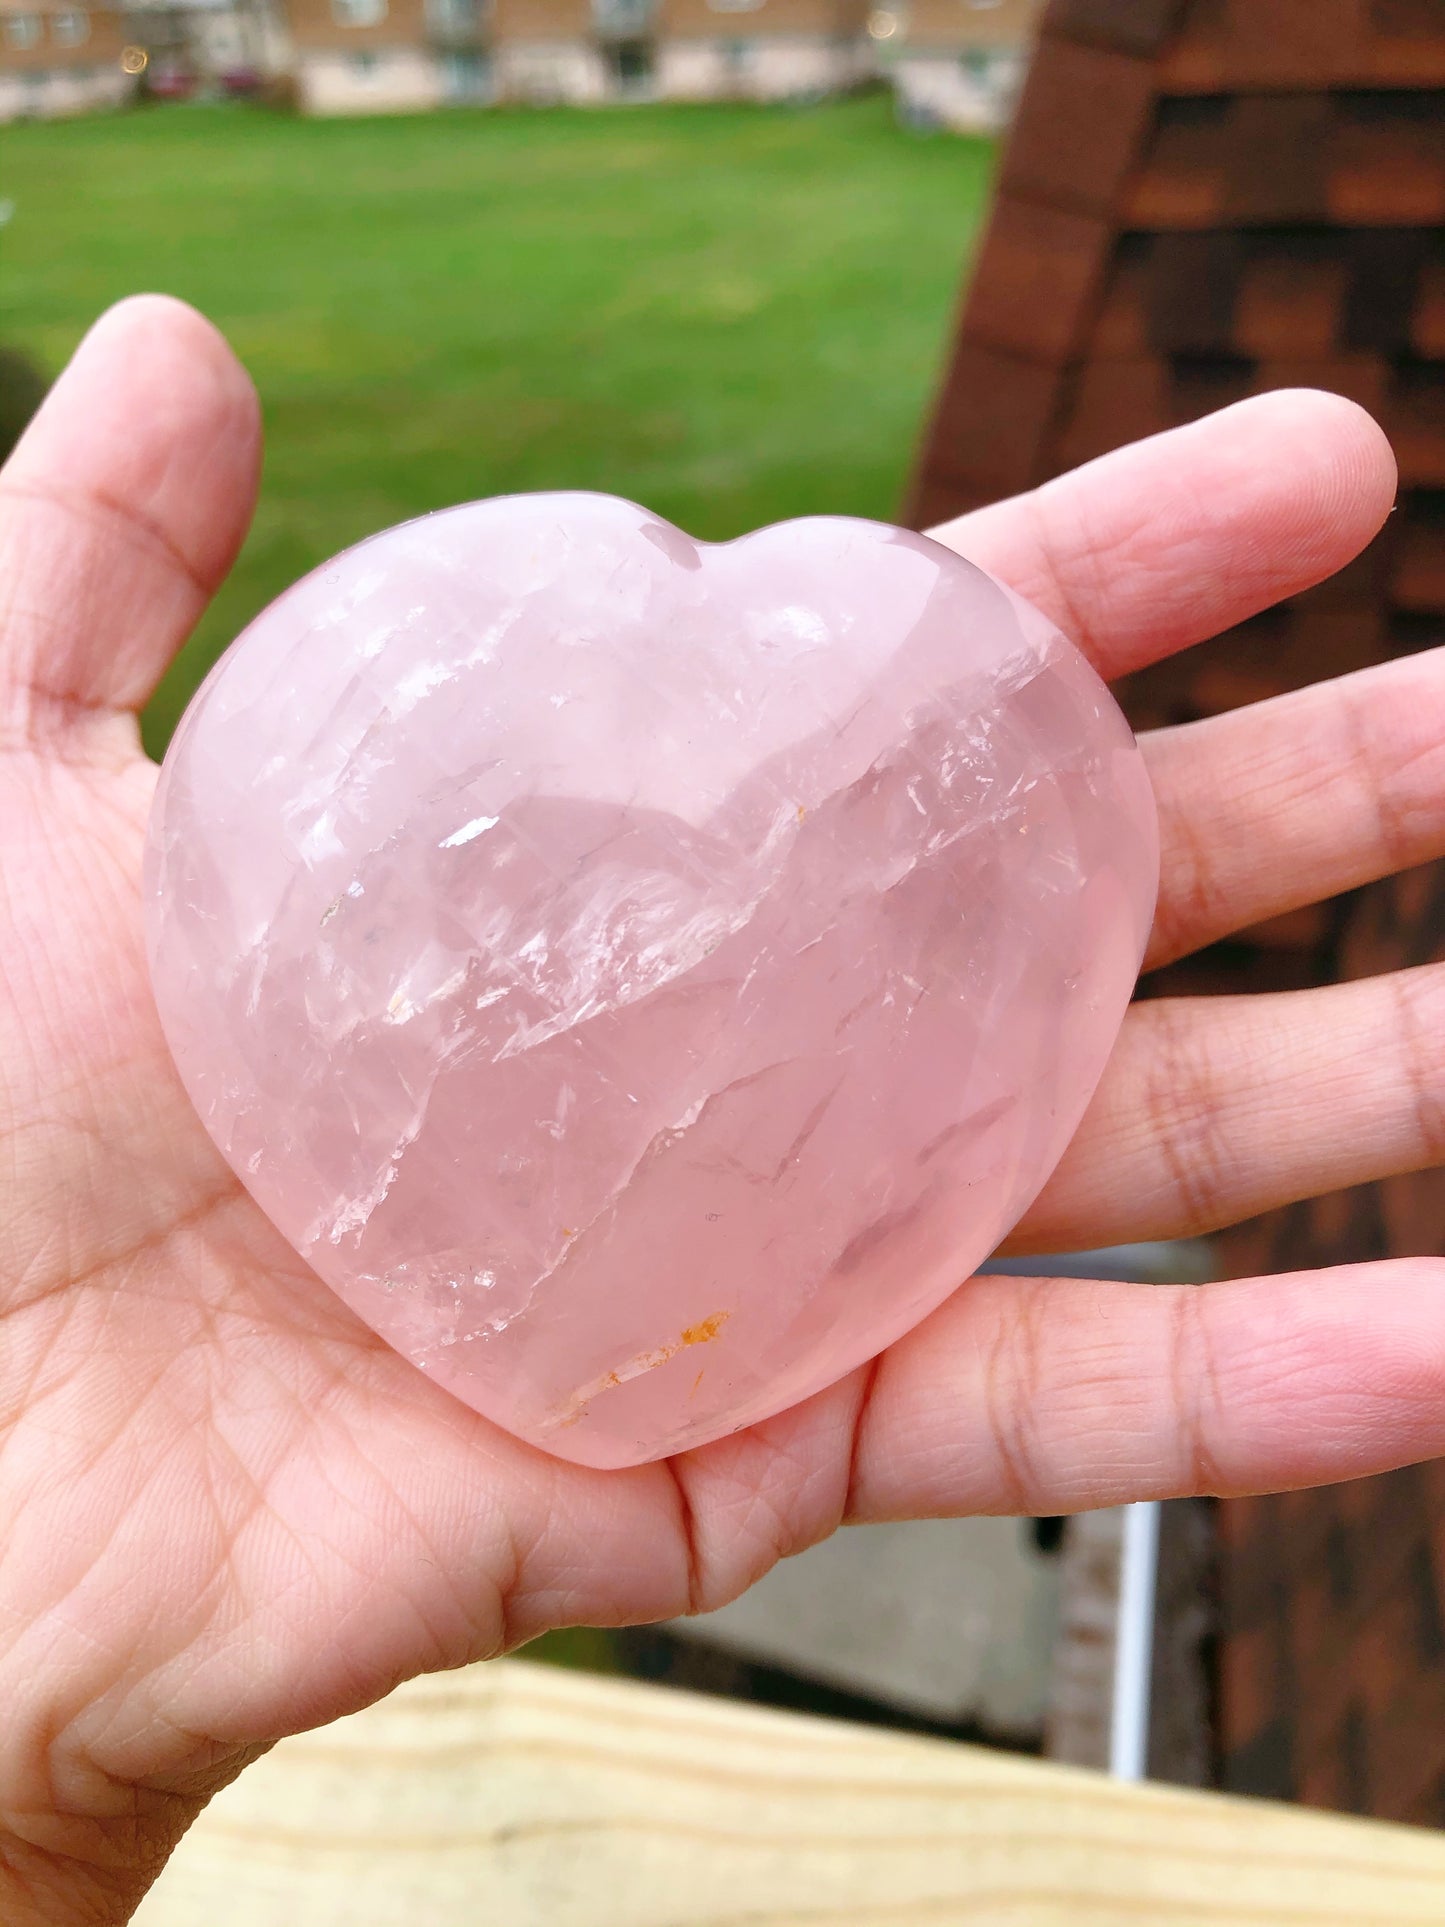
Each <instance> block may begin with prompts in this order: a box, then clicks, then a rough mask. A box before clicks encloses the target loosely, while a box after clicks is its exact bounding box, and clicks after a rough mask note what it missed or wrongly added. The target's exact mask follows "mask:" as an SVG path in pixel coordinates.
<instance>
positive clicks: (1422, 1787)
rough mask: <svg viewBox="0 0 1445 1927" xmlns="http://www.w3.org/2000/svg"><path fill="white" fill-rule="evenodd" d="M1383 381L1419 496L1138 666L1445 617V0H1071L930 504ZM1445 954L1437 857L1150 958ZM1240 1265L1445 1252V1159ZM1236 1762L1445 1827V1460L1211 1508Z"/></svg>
mask: <svg viewBox="0 0 1445 1927" xmlns="http://www.w3.org/2000/svg"><path fill="white" fill-rule="evenodd" d="M1295 384H1305V385H1310V386H1314V387H1319V388H1326V389H1334V390H1336V391H1337V392H1339V393H1341V394H1345V395H1349V396H1351V397H1352V398H1354V399H1356V400H1358V401H1360V402H1363V403H1364V405H1365V406H1366V407H1368V408H1369V409H1371V411H1372V412H1373V413H1374V414H1375V415H1376V416H1377V417H1378V419H1379V420H1380V421H1381V422H1382V423H1383V424H1384V426H1385V428H1386V430H1387V432H1388V433H1389V435H1390V438H1391V440H1392V442H1393V444H1394V447H1395V453H1396V456H1397V458H1398V460H1399V464H1400V475H1401V490H1400V499H1399V507H1398V509H1397V511H1396V513H1395V514H1394V515H1393V516H1392V517H1391V518H1390V521H1389V522H1388V524H1387V525H1386V527H1385V529H1384V530H1383V532H1382V533H1381V535H1380V536H1379V537H1378V538H1377V540H1376V541H1375V542H1374V543H1373V544H1372V546H1371V547H1370V548H1369V549H1368V550H1367V551H1366V553H1365V554H1364V555H1363V556H1362V557H1361V558H1360V560H1359V561H1358V562H1356V563H1354V564H1353V565H1352V566H1351V567H1350V568H1348V569H1346V570H1345V571H1344V572H1343V574H1342V575H1340V576H1338V577H1336V578H1335V579H1334V580H1333V581H1331V582H1327V583H1324V584H1323V585H1321V586H1320V587H1319V588H1317V589H1315V590H1312V591H1310V592H1309V593H1308V594H1306V595H1302V596H1297V597H1295V598H1293V599H1292V600H1290V601H1289V602H1287V603H1285V604H1283V605H1281V606H1280V607H1278V608H1276V609H1273V610H1270V611H1269V612H1267V613H1266V614H1264V615H1262V616H1258V617H1256V618H1254V619H1253V620H1252V621H1250V622H1247V623H1244V624H1242V625H1241V626H1240V627H1238V628H1237V629H1234V630H1232V631H1231V632H1230V633H1228V634H1227V635H1224V636H1221V637H1220V638H1218V639H1217V641H1215V642H1213V643H1210V644H1206V645H1204V646H1202V647H1201V648H1198V649H1194V650H1189V651H1187V652H1186V653H1185V654H1184V655H1182V656H1178V657H1175V658H1173V659H1171V660H1170V661H1168V662H1164V663H1159V664H1157V665H1155V666H1154V667H1152V668H1150V669H1147V670H1143V671H1141V672H1140V673H1138V674H1137V675H1134V676H1130V677H1128V678H1127V679H1126V680H1125V682H1124V683H1123V684H1122V686H1121V688H1120V691H1119V694H1120V698H1121V700H1122V701H1123V703H1124V705H1125V707H1126V709H1128V711H1129V712H1130V714H1131V715H1132V717H1133V718H1134V720H1135V722H1136V724H1139V725H1152V724H1155V723H1169V722H1179V721H1186V720H1188V719H1190V718H1193V717H1198V716H1204V715H1209V714H1212V713H1216V712H1218V711H1221V710H1225V709H1229V708H1231V707H1233V706H1234V705H1236V704H1239V703H1242V702H1248V701H1253V700H1255V699H1257V698H1260V697H1267V696H1270V695H1273V694H1276V693H1278V692H1280V691H1282V690H1285V689H1288V688H1293V687H1298V686H1300V685H1302V684H1304V683H1308V682H1312V681H1315V680H1317V679H1319V678H1322V677H1326V676H1334V675H1339V674H1341V673H1344V672H1346V671H1348V670H1351V669H1354V668H1357V667H1360V666H1362V665H1364V664H1366V663H1369V662H1376V661H1380V660H1383V659H1385V658H1388V657H1390V656H1395V655H1399V654H1403V653H1405V652H1408V651H1413V650H1417V649H1421V648H1425V647H1428V646H1431V645H1435V644H1439V643H1442V642H1445V559H1442V558H1445V544H1442V534H1445V0H1052V4H1051V5H1050V7H1049V9H1048V11H1047V13H1046V15H1045V17H1044V21H1043V25H1042V29H1041V38H1040V41H1039V45H1038V49H1037V52H1036V54H1035V57H1034V63H1033V66H1032V68H1031V71H1030V74H1029V79H1028V82H1027V85H1026V87H1025V90H1024V95H1023V99H1022V102H1021V105H1020V109H1019V115H1018V120H1017V123H1016V125H1015V128H1014V132H1013V136H1012V139H1011V141H1010V145H1009V148H1008V151H1007V154H1006V156H1005V159H1004V163H1003V168H1002V171H1001V176H1000V191H999V196H998V200H997V204H996V206H995V209H994V213H993V218H992V221H991V224H990V227H989V230H988V233H987V235H986V237H985V239H984V243H983V247H982V250H981V253H980V256H979V260H978V266H977V270H976V273H975V276H974V279H973V283H972V286H971V289H970V292H969V296H968V299H967V302H966V305H965V308H964V311H963V314H962V317H961V320H960V325H959V329H958V333H957V337H956V340H955V343H954V348H953V353H952V357H951V364H950V367H949V370H948V374H947V378H946V380H945V383H944V386H943V389H942V392H941V394H940V397H939V400H938V405H937V408H936V410H935V413H934V417H933V421H932V424H931V428H930V431H929V434H928V438H927V443H926V448H925V452H924V457H923V461H922V463H921V466H920V470H919V474H918V478H917V482H916V485H915V491H914V502H913V515H914V517H915V518H916V519H917V521H918V522H919V523H920V524H922V523H927V522H931V521H935V520H939V519H942V518H943V517H946V516H949V515H955V514H958V513H960V512H961V511H963V510H965V509H967V508H970V507H972V506H975V505H977V504H979V503H982V502H985V501H989V500H992V499H995V498H997V497H999V496H1003V495H1007V494H1011V493H1013V492H1015V491H1016V490H1019V489H1023V488H1027V487H1029V486H1031V485H1032V484H1034V483H1037V482H1040V481H1043V480H1045V479H1046V478H1047V477H1048V476H1050V475H1053V474H1056V473H1058V472H1059V471H1060V470H1062V469H1066V468H1070V467H1073V466H1074V465H1075V464H1077V463H1079V462H1082V461H1086V460H1088V459H1089V458H1090V457H1092V456H1094V455H1098V454H1101V453H1103V452H1104V451H1105V450H1107V449H1109V448H1112V447H1115V446H1117V445H1119V444H1120V443H1123V442H1127V441H1130V440H1133V439H1135V438H1136V437H1138V436H1142V435H1147V434H1151V433H1153V432H1155V431H1157V430H1159V429H1163V428H1168V427H1170V426H1173V425H1174V424H1176V423H1180V422H1184V421H1188V420H1191V419H1193V418H1195V417H1197V416H1199V415H1202V414H1204V413H1206V412H1208V411H1209V410H1210V409H1212V408H1215V407H1218V406H1221V405H1223V404H1225V403H1227V402H1229V401H1233V400H1235V399H1238V398H1239V397H1242V396H1244V395H1247V394H1251V393H1257V392H1260V391H1261V390H1264V389H1268V388H1274V387H1282V386H1289V385H1295ZM1442 953H1445V865H1439V864H1436V865H1431V866H1429V867H1427V868H1425V869H1421V870H1417V871H1414V872H1412V873H1410V874H1408V875H1406V876H1403V877H1400V878H1396V879H1392V880H1391V881H1389V882H1387V883H1382V884H1378V885H1374V886H1372V887H1370V888H1369V889H1365V890H1360V891H1356V892H1352V893H1351V894H1350V895H1348V896H1346V897H1343V898H1340V899H1338V900H1336V901H1335V902H1333V903H1330V904H1326V905H1321V906H1318V907H1317V908H1314V909H1311V910H1309V911H1305V912H1299V913H1296V914H1294V915H1292V916H1290V917H1286V918H1280V919H1278V920H1277V921H1276V922H1274V923H1272V924H1270V925H1266V926H1262V927H1260V928H1257V929H1255V930H1252V931H1246V932H1244V933H1243V934H1242V935H1241V936H1240V937H1238V938H1236V939H1234V940H1232V941H1231V942H1230V943H1228V944H1224V945H1219V946H1216V948H1215V949H1214V950H1212V951H1208V952H1205V953H1204V954H1203V955H1201V956H1199V957H1195V958H1191V959H1188V960H1186V961H1185V962H1183V963H1181V964H1178V965H1175V966H1173V967H1172V968H1171V969H1170V970H1167V971H1163V972H1160V973H1158V974H1157V975H1156V976H1155V977H1152V978H1151V979H1150V980H1149V987H1150V989H1152V990H1154V991H1158V990H1173V991H1186V992H1200V991H1202V992H1209V991H1216V990H1251V989H1289V988H1292V987H1297V986H1306V985H1310V984H1315V983H1322V982H1328V981H1330V980H1332V979H1334V978H1336V977H1353V976H1362V975H1366V974H1369V973H1373V972H1379V971H1383V970H1388V969H1390V968H1393V967H1397V966H1400V965H1404V964H1416V963H1423V962H1427V961H1431V960H1435V959H1438V958H1440V957H1441V955H1442ZM1218 1248H1219V1252H1220V1256H1221V1261H1222V1265H1223V1269H1224V1270H1225V1271H1226V1272H1227V1273H1229V1274H1248V1273H1252V1272H1260V1271H1270V1270H1292V1269H1295V1268H1298V1267H1305V1266H1310V1265H1328V1264H1339V1263H1346V1262H1350V1261H1354V1260H1360V1259H1367V1258H1372V1257H1379V1256H1385V1255H1396V1256H1408V1255H1413V1254H1431V1253H1439V1252H1440V1251H1441V1250H1442V1249H1445V1174H1442V1173H1441V1172H1439V1171H1427V1172H1421V1173H1417V1174H1415V1175H1413V1176H1409V1177H1402V1178H1396V1179H1392V1180H1390V1181H1389V1182H1388V1183H1384V1184H1378V1185H1370V1186H1366V1187H1362V1188H1361V1189H1359V1190H1356V1191H1351V1192H1347V1193H1344V1194H1341V1195H1339V1196H1336V1197H1333V1198H1326V1199H1321V1200H1316V1201H1312V1202H1309V1203H1305V1204H1300V1205H1296V1206H1294V1207H1292V1208H1290V1209H1289V1210H1285V1211H1278V1212H1274V1213H1271V1214H1270V1215H1269V1216H1268V1217H1265V1218H1262V1219H1259V1220H1256V1221H1255V1222H1253V1223H1251V1224H1248V1225H1244V1226H1241V1227H1239V1228H1238V1229H1236V1230H1234V1231H1231V1232H1229V1233H1227V1234H1225V1235H1224V1236H1222V1237H1221V1238H1220V1239H1219V1240H1218ZM1219 1521H1220V1555H1219V1556H1220V1575H1221V1590H1222V1595H1223V1612H1224V1623H1223V1632H1222V1639H1221V1642H1220V1644H1221V1665H1220V1681H1219V1686H1220V1731H1219V1742H1220V1754H1221V1763H1220V1765H1221V1777H1222V1779H1223V1781H1224V1783H1225V1784H1226V1785H1227V1786H1230V1787H1232V1788H1236V1789H1238V1790H1240V1791H1248V1792H1254V1793H1267V1794H1272V1795H1275V1796H1280V1797H1285V1798H1295V1799H1301V1800H1306V1801H1313V1802H1317V1803H1319V1804H1322V1805H1327V1806H1337V1807H1345V1808H1350V1809H1354V1810H1356V1811H1360V1812H1365V1813H1372V1814H1376V1815H1379V1816H1381V1817H1386V1818H1394V1819H1408V1820H1414V1821H1419V1822H1426V1823H1431V1824H1436V1825H1439V1824H1442V1823H1445V1603H1442V1602H1445V1473H1442V1470H1441V1468H1440V1467H1438V1466H1437V1467H1418V1468H1414V1469H1409V1470H1406V1471H1402V1472H1397V1473H1392V1474H1390V1475H1388V1476H1385V1477H1382V1478H1376V1479H1368V1480H1361V1481H1359V1482H1357V1483H1355V1484H1353V1485H1346V1486H1339V1487H1334V1488H1326V1489H1324V1490H1322V1491H1318V1492H1306V1493H1296V1494H1291V1495H1286V1496H1283V1497H1278V1498H1264V1499H1255V1500H1247V1501H1233V1502H1229V1503H1226V1504H1223V1505H1222V1506H1220V1508H1219Z"/></svg>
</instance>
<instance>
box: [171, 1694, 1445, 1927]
mask: <svg viewBox="0 0 1445 1927" xmlns="http://www.w3.org/2000/svg"><path fill="white" fill-rule="evenodd" d="M1442 1883H1445V1839H1442V1838H1441V1837H1440V1836H1439V1835H1438V1834H1434V1833H1427V1832H1423V1831H1421V1832H1418V1833H1417V1832H1413V1831H1410V1830H1407V1829H1401V1828H1392V1827H1386V1826H1383V1825H1380V1824H1377V1823H1374V1822H1369V1821H1357V1820H1337V1819H1332V1818H1326V1817H1324V1816H1322V1815H1318V1814H1307V1813H1303V1812H1297V1811H1292V1810H1289V1809H1286V1808H1281V1807H1271V1806H1267V1805H1264V1804H1258V1805H1256V1804H1252V1803H1250V1802H1246V1801H1240V1800H1230V1799H1225V1798H1223V1797H1221V1796H1218V1795H1211V1794H1200V1793H1193V1792H1184V1791H1181V1790H1175V1789H1164V1788H1157V1787H1144V1788H1122V1787H1118V1786H1115V1785H1113V1784H1112V1783H1111V1782H1109V1781H1107V1780H1105V1779H1103V1778H1101V1777H1098V1776H1095V1775H1091V1774H1087V1773H1081V1772H1078V1771H1075V1770H1072V1769H1068V1768H1063V1767H1054V1766H1045V1765H1041V1764H1039V1763H1038V1762H1035V1761H1029V1760H1021V1759H1016V1758H1012V1757H1010V1756H1007V1755H1003V1754H996V1753H987V1752H983V1751H979V1750H976V1749H973V1748H969V1747H962V1746H958V1747H955V1746H949V1745H945V1744H943V1743H941V1742H938V1741H932V1740H919V1739H912V1738H905V1737H903V1736H900V1735H896V1734H888V1733H881V1732H877V1731H873V1730H864V1729H859V1728H852V1727H847V1726H841V1725H831V1724H825V1723H823V1722H821V1721H814V1720H805V1719H799V1718H796V1717H793V1716H790V1715H786V1714H777V1713H768V1712H763V1711H760V1710H758V1709H755V1708H750V1707H738V1706H734V1705H729V1704H725V1703H722V1702H718V1701H707V1700H701V1699H696V1698H692V1697H690V1696H688V1695H684V1694H675V1693H666V1692H661V1691H658V1690H657V1689H655V1688H648V1687H642V1686H636V1685H632V1684H629V1683H623V1682H618V1681H604V1680H594V1679H586V1678H582V1677H579V1676H577V1675H569V1674H563V1673H553V1672H548V1671H547V1670H546V1669H543V1668H538V1667H532V1666H527V1665H525V1664H522V1663H520V1662H515V1661H502V1662H498V1663H496V1664H494V1665H491V1666H488V1667H473V1668H471V1669H469V1670H468V1671H466V1672H463V1673H459V1674H453V1675H450V1676H443V1677H440V1678H436V1679H431V1680H424V1681H420V1682H416V1683H413V1684H412V1685H409V1686H406V1687H403V1688H401V1689H400V1690H399V1691H398V1692H396V1693H394V1694H393V1695H392V1696H391V1698H390V1699H388V1700H385V1701H383V1702H382V1703H381V1704H380V1705H379V1706H375V1707H373V1708H371V1710H370V1711H369V1712H366V1713H362V1714H359V1715H357V1716H356V1717H355V1718H353V1719H349V1720H343V1721H341V1722H340V1723H339V1724H337V1725H336V1726H334V1727H331V1728H329V1729H326V1730H324V1731H322V1732H319V1733H313V1734H309V1735H305V1736H303V1737H301V1738H299V1739H294V1740H289V1741H286V1742H284V1743H283V1744H282V1745H281V1746H279V1747H277V1748H276V1750H275V1751H274V1752H273V1753H271V1754H270V1755H268V1756H267V1758H265V1759H264V1760H262V1761H260V1762H258V1763H257V1765H255V1766H253V1767H252V1768H251V1769H250V1770H249V1771H248V1772H247V1773H245V1774H243V1775H242V1777H241V1779H240V1780H239V1781H238V1782H237V1783H236V1784H235V1785H234V1786H233V1787H230V1788H228V1789H227V1790H226V1791H225V1792H224V1793H222V1794H221V1795H220V1796H219V1797H218V1798H217V1799H216V1800H215V1801H214V1802H213V1803H212V1805H211V1806H210V1808H209V1809H208V1811H207V1812H206V1813H205V1814H204V1815H203V1816H202V1818H201V1820H200V1821H199V1822H198V1823H197V1825H196V1826H195V1828H194V1829H193V1830H192V1832H191V1833H190V1835H189V1836H188V1837H187V1839H186V1840H185V1841H184V1842H183V1844H182V1846H181V1848H180V1850H179V1852H178V1853H177V1855H176V1857H175V1859H174V1861H173V1862H172V1864H171V1866H170V1868H169V1869H168V1870H167V1872H166V1873H165V1875H164V1876H163V1877H162V1879H161V1881H160V1882H159V1884H158V1885H157V1886H156V1888H155V1889H154V1891H153V1892H152V1894H151V1895H150V1897H149V1898H148V1899H147V1900H146V1901H145V1902H144V1903H143V1905H142V1907H141V1909H140V1912H139V1914H138V1915H137V1916H136V1920H137V1927H195V1923H196V1922H198V1921H204V1922H205V1923H206V1927H273V1923H275V1922H277V1921H304V1922H305V1923H306V1927H341V1924H342V1923H345V1927H397V1923H399V1922H408V1923H409V1922H425V1923H426V1927H463V1923H465V1927H476V1923H479V1922H487V1923H492V1922H496V1923H505V1927H744V1924H745V1923H746V1927H805V1924H806V1927H925V1923H926V1927H965V1924H966V1927H1120V1923H1122V1922H1129V1921H1137V1922H1140V1923H1143V1922H1148V1923H1150V1927H1285V1923H1288V1927H1404V1924H1405V1923H1419V1924H1420V1927H1425V1924H1426V1923H1430V1924H1431V1927H1438V1922H1439V1920H1440V1913H1441V1901H1440V1896H1441V1893H1442V1891H1445V1886H1442Z"/></svg>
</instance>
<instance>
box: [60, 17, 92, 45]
mask: <svg viewBox="0 0 1445 1927" xmlns="http://www.w3.org/2000/svg"><path fill="white" fill-rule="evenodd" d="M50 31H51V34H52V35H53V36H54V39H55V44H56V46H57V47H83V46H84V45H85V43H86V41H87V40H89V38H90V15H89V14H88V13H85V12H83V11H82V10H81V8H79V7H69V8H67V9H66V11H65V12H64V13H57V14H56V15H55V17H54V19H53V20H52V21H51V23H50Z"/></svg>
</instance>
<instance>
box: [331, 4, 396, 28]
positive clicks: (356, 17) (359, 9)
mask: <svg viewBox="0 0 1445 1927" xmlns="http://www.w3.org/2000/svg"><path fill="white" fill-rule="evenodd" d="M331 17H332V19H333V20H334V21H335V22H336V24H337V26H338V27H379V26H380V25H381V23H382V21H383V20H385V18H386V0H331Z"/></svg>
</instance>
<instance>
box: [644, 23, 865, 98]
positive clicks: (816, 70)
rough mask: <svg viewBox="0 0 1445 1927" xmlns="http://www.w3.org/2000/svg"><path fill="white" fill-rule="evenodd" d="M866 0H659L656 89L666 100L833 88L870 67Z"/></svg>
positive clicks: (796, 94) (851, 82)
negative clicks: (866, 30) (866, 28)
mask: <svg viewBox="0 0 1445 1927" xmlns="http://www.w3.org/2000/svg"><path fill="white" fill-rule="evenodd" d="M867 17H868V9H867V0H662V3H661V11H660V14H659V18H658V42H657V90H658V92H659V93H660V94H662V95H663V96H664V97H666V98H668V99H673V100H718V99H725V100H726V99H731V100H738V99H742V100H787V99H797V98H800V97H806V96H808V95H812V94H829V93H837V92H840V91H842V90H843V89H845V88H848V87H851V86H856V85H857V84H858V82H859V81H861V80H863V79H865V78H867V77H868V76H869V75H870V74H871V73H873V72H874V71H876V61H875V57H874V54H873V50H872V47H871V45H870V42H869V39H868V36H867V34H866V33H865V31H864V29H865V25H866V21H867Z"/></svg>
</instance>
